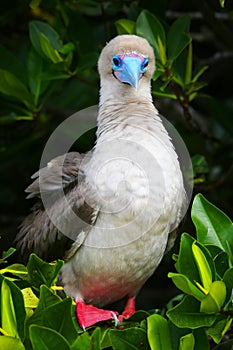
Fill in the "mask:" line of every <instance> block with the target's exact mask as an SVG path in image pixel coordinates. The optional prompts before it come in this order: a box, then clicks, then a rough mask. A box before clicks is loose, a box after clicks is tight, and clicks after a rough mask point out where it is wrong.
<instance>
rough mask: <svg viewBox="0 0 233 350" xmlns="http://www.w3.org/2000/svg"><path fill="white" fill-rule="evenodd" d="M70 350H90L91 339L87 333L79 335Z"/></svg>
mask: <svg viewBox="0 0 233 350" xmlns="http://www.w3.org/2000/svg"><path fill="white" fill-rule="evenodd" d="M71 349H72V350H81V349H83V350H84V349H85V350H92V341H91V337H90V336H89V334H88V333H87V332H85V333H83V334H81V335H79V336H78V337H77V338H76V340H75V341H74V342H73V344H72V345H71Z"/></svg>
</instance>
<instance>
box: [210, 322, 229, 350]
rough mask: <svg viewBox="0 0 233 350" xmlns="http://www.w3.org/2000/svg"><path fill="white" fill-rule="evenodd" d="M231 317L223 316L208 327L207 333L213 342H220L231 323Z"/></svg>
mask: <svg viewBox="0 0 233 350" xmlns="http://www.w3.org/2000/svg"><path fill="white" fill-rule="evenodd" d="M231 322H232V319H231V318H224V319H220V320H218V321H216V322H215V323H214V324H213V326H212V327H210V328H209V329H208V335H209V336H210V337H211V338H212V339H213V341H214V342H215V343H217V344H218V343H220V341H221V339H222V337H223V336H224V334H225V331H226V330H229V327H230V325H231Z"/></svg>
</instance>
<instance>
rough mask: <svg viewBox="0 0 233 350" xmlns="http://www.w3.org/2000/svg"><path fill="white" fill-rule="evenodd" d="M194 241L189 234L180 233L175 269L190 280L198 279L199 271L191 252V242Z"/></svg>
mask: <svg viewBox="0 0 233 350" xmlns="http://www.w3.org/2000/svg"><path fill="white" fill-rule="evenodd" d="M194 241H195V240H194V238H193V237H191V236H190V235H189V234H187V233H183V234H182V236H181V241H180V251H179V256H178V260H177V263H176V269H177V271H178V272H179V273H181V274H183V275H185V276H186V277H187V278H188V279H189V280H190V281H200V277H199V271H198V268H197V265H196V262H195V259H194V256H193V252H192V244H193V242H194Z"/></svg>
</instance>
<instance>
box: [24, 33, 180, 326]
mask: <svg viewBox="0 0 233 350" xmlns="http://www.w3.org/2000/svg"><path fill="white" fill-rule="evenodd" d="M147 59H148V62H147ZM131 62H132V64H133V68H131V67H130V64H131ZM137 66H138V72H136V73H135V71H136V68H135V67H137ZM98 69H99V73H100V78H101V89H100V102H99V113H98V130H97V142H96V145H95V147H94V149H93V152H92V154H91V155H89V156H88V157H90V158H88V160H87V161H85V157H81V156H80V155H78V156H77V153H74V154H73V156H70V160H69V161H68V165H69V166H67V164H65V170H64V172H67V174H68V177H69V176H70V182H71V183H72V182H74V185H73V186H71V189H69V191H67V201H68V203H69V204H70V207H68V208H67V205H66V204H65V201H63V200H62V199H60V200H59V201H57V202H56V201H54V202H53V203H52V205H51V207H50V208H49V209H48V210H47V212H46V211H43V210H42V209H39V210H37V211H34V214H31V216H30V217H29V218H27V219H26V221H25V223H24V224H23V226H22V229H21V232H20V233H19V236H18V245H19V247H20V246H21V248H23V249H25V248H27V247H28V248H30V249H29V250H34V251H36V252H37V253H38V252H41V251H45V249H44V248H41V244H42V243H41V242H43V240H45V237H46V235H47V237H48V236H50V241H52V243H54V242H55V241H56V240H57V239H58V238H61V236H60V235H61V233H60V232H58V231H59V230H57V229H56V227H54V225H51V222H50V221H49V216H51V215H56V217H57V220H58V221H59V222H62V225H63V226H66V228H65V230H64V231H65V232H67V227H68V228H69V229H70V230H73V231H74V232H75V230H76V229H77V227H74V226H75V225H73V226H72V220H70V221H69V215H70V212H71V210H72V209H73V210H74V209H76V213H78V212H79V210H80V208H84V209H85V207H86V208H87V209H88V210H87V211H88V216H89V217H90V218H91V219H90V220H89V221H88V222H89V223H91V224H90V225H88V226H87V225H83V229H80V227H79V228H78V230H77V241H76V242H75V243H74V244H73V246H72V247H71V249H70V250H69V252H68V254H67V259H66V263H65V265H64V267H63V269H62V281H63V283H64V289H65V291H66V292H67V294H68V295H70V296H72V297H74V298H75V299H76V300H77V301H81V302H82V301H85V302H86V303H91V304H94V305H99V306H102V305H106V304H108V303H110V302H113V301H116V300H119V299H121V298H123V297H125V296H128V297H129V298H132V297H133V298H134V297H135V296H136V294H137V293H138V291H139V289H140V288H141V286H142V285H143V284H144V283H145V281H146V280H147V279H148V278H149V277H150V276H151V275H152V274H153V272H154V270H155V269H156V267H157V266H158V264H159V262H160V261H161V259H162V257H163V255H164V252H165V249H166V246H167V242H168V236H169V233H170V232H171V231H172V230H174V228H175V227H176V226H177V225H178V223H179V221H180V219H181V215H182V207H183V205H184V202H185V191H184V186H183V180H182V174H181V170H180V166H179V162H178V159H177V155H176V153H175V150H174V148H173V145H172V143H171V141H170V138H169V136H168V134H167V131H166V130H165V128H164V126H163V124H162V121H161V119H160V117H159V115H158V111H157V110H156V108H155V107H154V105H153V103H152V97H151V91H150V90H151V85H150V81H151V78H152V76H153V73H154V69H155V65H154V54H153V49H152V48H151V47H150V45H149V44H148V42H147V41H146V40H145V39H143V38H140V37H137V36H133V35H131V36H127V35H123V36H118V37H116V38H114V39H113V40H112V41H110V42H109V43H108V44H107V45H106V47H105V48H104V49H103V50H102V53H101V55H100V58H99V63H98ZM131 71H133V72H131ZM125 72H126V73H125ZM132 75H133V78H132V81H131V80H130V79H131V76H132ZM135 77H136V78H137V79H136V78H135ZM135 79H136V80H137V82H135ZM135 87H136V88H135ZM58 163H59V162H58V161H56V159H55V162H54V160H53V161H51V162H50V163H49V164H48V167H47V168H45V170H43V171H44V175H43V176H44V178H43V181H40V182H42V187H43V182H44V183H45V184H46V183H48V178H49V177H50V178H51V174H52V172H55V175H56V169H57V168H59V167H61V165H62V162H60V163H61V164H58ZM69 167H70V168H72V176H71V175H70V168H69ZM73 169H74V170H73ZM75 169H76V170H77V174H78V171H81V172H82V179H81V181H79V183H78V184H77V183H76V182H77V181H74V179H77V178H78V175H77V174H76V173H75ZM80 169H81V170H80ZM39 174H40V172H39ZM39 174H37V176H38V175H39ZM41 174H42V173H41ZM53 175H54V174H53ZM36 181H37V182H36ZM36 181H35V182H34V183H33V184H32V185H31V186H30V187H29V189H28V191H29V192H31V195H30V196H33V195H37V194H38V186H39V182H38V180H36ZM50 181H51V180H50ZM52 182H53V183H54V181H52ZM68 182H69V181H68ZM50 186H51V187H50V188H51V191H52V190H53V188H54V187H53V185H52V184H50ZM65 186H66V185H64V187H65ZM46 190H47V191H48V192H50V190H49V186H48V188H47V189H46ZM54 213H55V214H54ZM84 213H85V210H84ZM38 218H39V219H38ZM39 221H40V222H41V221H43V224H42V223H41V224H38V222H39ZM35 222H36V227H35ZM33 225H34V226H33ZM62 225H58V226H59V227H62ZM42 226H43V227H46V229H45V231H44V232H43V230H42V229H41V227H42ZM48 226H49V228H48ZM45 232H46V233H45ZM34 235H39V236H40V239H38V238H35V237H34ZM51 237H52V238H51ZM39 241H40V242H39ZM45 245H46V244H45ZM47 249H48V247H47ZM125 315H126V314H125ZM78 317H79V315H78ZM82 317H83V315H81V316H80V320H81V323H82V325H83V326H85V325H90V324H91V322H89V320H88V321H87V322H86V324H84V323H85V320H84V321H83V322H82V320H83V318H82ZM100 319H101V318H100ZM103 319H104V318H103ZM97 320H99V319H97ZM95 321H96V320H95V319H93V323H94V322H95Z"/></svg>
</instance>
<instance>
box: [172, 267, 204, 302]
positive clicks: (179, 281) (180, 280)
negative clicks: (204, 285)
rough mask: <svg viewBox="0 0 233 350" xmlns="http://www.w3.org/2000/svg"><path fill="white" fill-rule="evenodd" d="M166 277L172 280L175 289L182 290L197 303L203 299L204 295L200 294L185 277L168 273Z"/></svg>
mask: <svg viewBox="0 0 233 350" xmlns="http://www.w3.org/2000/svg"><path fill="white" fill-rule="evenodd" d="M168 277H169V278H171V279H172V281H173V283H174V284H175V285H176V287H177V288H179V289H180V290H182V292H184V293H186V294H189V295H192V296H194V297H195V298H196V299H197V300H199V301H201V300H202V299H203V298H204V297H205V294H204V293H202V292H201V291H200V290H199V289H198V288H197V287H196V286H195V285H194V284H193V283H192V282H191V281H190V280H189V279H188V278H187V277H186V276H185V275H182V274H179V273H173V272H169V274H168Z"/></svg>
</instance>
